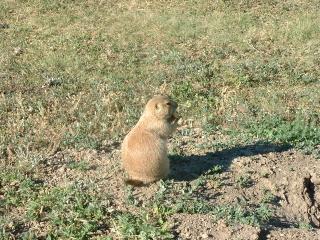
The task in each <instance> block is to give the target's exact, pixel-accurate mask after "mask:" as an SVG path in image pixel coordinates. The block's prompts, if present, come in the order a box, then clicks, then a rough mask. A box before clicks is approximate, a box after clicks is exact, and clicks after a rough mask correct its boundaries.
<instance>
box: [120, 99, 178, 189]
mask: <svg viewBox="0 0 320 240" xmlns="http://www.w3.org/2000/svg"><path fill="white" fill-rule="evenodd" d="M177 107H178V104H177V103H176V102H175V101H173V100H171V99H170V98H169V97H167V96H161V95H159V96H154V97H153V98H152V99H150V100H149V101H148V103H147V104H146V106H145V109H144V112H143V113H142V116H141V117H140V119H139V121H138V123H137V124H136V125H135V126H134V127H133V128H132V129H131V131H130V132H129V133H128V134H127V136H126V137H125V138H124V140H123V143H122V146H121V158H122V165H123V168H124V169H125V170H126V172H127V173H128V175H129V179H128V180H127V181H126V182H127V183H128V184H132V185H143V184H147V183H151V182H155V181H157V180H160V179H163V178H166V177H167V176H168V174H169V169H170V163H169V159H168V156H167V142H168V138H169V136H170V135H171V134H172V133H173V132H174V131H175V130H176V128H177V125H178V120H179V118H178V117H177V115H176V109H177Z"/></svg>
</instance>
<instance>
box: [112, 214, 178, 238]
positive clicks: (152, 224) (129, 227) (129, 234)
mask: <svg viewBox="0 0 320 240" xmlns="http://www.w3.org/2000/svg"><path fill="white" fill-rule="evenodd" d="M115 227H116V229H117V230H118V232H119V233H120V235H121V236H122V237H123V238H125V239H128V238H129V239H130V238H137V239H141V240H144V239H172V237H173V235H172V234H171V233H170V230H169V229H168V226H166V225H165V224H163V225H160V224H159V223H157V220H156V219H153V218H152V216H150V215H149V214H148V213H145V212H144V213H141V214H139V215H134V214H132V213H122V214H120V215H118V216H117V219H116V226H115Z"/></svg>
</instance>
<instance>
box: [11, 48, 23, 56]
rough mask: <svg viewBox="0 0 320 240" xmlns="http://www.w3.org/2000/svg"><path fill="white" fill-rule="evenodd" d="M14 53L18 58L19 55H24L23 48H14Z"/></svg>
mask: <svg viewBox="0 0 320 240" xmlns="http://www.w3.org/2000/svg"><path fill="white" fill-rule="evenodd" d="M13 52H14V55H16V56H18V55H20V54H22V52H23V51H22V48H20V47H16V48H14V50H13Z"/></svg>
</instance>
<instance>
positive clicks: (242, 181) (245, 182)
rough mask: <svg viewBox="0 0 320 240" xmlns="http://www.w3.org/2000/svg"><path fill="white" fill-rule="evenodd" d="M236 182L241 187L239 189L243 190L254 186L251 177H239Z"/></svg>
mask: <svg viewBox="0 0 320 240" xmlns="http://www.w3.org/2000/svg"><path fill="white" fill-rule="evenodd" d="M236 182H237V184H238V185H239V187H242V188H247V187H250V186H252V184H253V181H252V179H251V177H250V176H249V175H243V176H239V177H238V178H237V179H236Z"/></svg>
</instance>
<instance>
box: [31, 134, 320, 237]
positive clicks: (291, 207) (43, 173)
mask: <svg viewBox="0 0 320 240" xmlns="http://www.w3.org/2000/svg"><path fill="white" fill-rule="evenodd" d="M208 141H214V139H208V138H204V137H201V132H200V131H198V132H197V131H194V132H193V134H189V135H188V136H177V137H175V138H173V139H172V140H171V144H170V146H171V147H172V146H178V147H179V149H180V151H181V152H183V155H180V154H177V155H172V156H171V161H172V166H171V167H172V173H171V176H170V179H171V180H172V181H173V184H174V185H175V184H176V185H180V186H181V185H184V184H189V183H192V182H194V181H196V180H197V179H199V177H200V176H201V175H202V174H203V173H205V172H207V171H208V169H211V168H212V167H214V166H215V165H220V166H223V171H222V172H221V173H220V174H219V177H218V179H207V180H206V181H205V183H204V186H203V187H202V188H201V191H200V190H199V194H201V196H202V198H203V199H205V200H206V201H207V202H208V203H210V204H213V205H232V204H241V203H242V202H246V204H249V205H251V206H255V205H257V204H258V203H260V202H268V206H269V207H270V208H271V209H272V213H273V214H272V217H271V219H270V220H269V221H268V222H267V223H266V224H263V225H260V226H250V225H247V224H243V223H235V224H232V225H230V224H228V223H227V222H226V221H225V219H219V220H215V219H214V218H213V216H212V215H210V214H201V213H200V214H199V213H195V214H190V213H174V214H173V215H171V216H170V218H169V222H170V224H171V227H172V231H173V232H174V235H175V238H176V239H219V240H221V239H252V240H253V239H297V240H298V239H320V229H319V227H320V162H319V160H318V159H316V158H315V157H313V156H311V155H304V154H303V153H301V152H299V151H297V150H294V149H291V148H290V147H284V146H276V145H272V144H262V143H257V144H252V145H247V146H237V147H234V148H227V149H224V150H221V151H215V152H211V151H208V150H207V149H206V148H200V147H196V146H199V144H200V145H201V144H204V143H206V142H208ZM195 142H196V143H197V144H198V145H196V144H195ZM119 153H120V145H119V143H112V142H110V143H108V144H106V145H105V147H104V149H101V150H99V151H93V150H90V151H87V150H86V151H71V150H70V151H63V152H58V153H56V154H55V155H53V156H52V157H51V158H48V159H46V160H45V161H44V162H43V163H42V167H41V168H39V173H38V174H39V178H41V179H42V180H43V181H45V184H48V185H51V186H63V185H66V184H70V183H72V182H75V181H77V182H79V181H80V182H81V181H83V180H84V179H85V180H86V181H89V182H91V183H93V184H95V185H96V188H97V191H99V192H101V193H105V194H106V198H107V196H108V198H110V199H112V203H113V206H114V208H115V209H116V211H131V210H132V211H136V210H135V209H137V208H136V207H135V208H132V209H131V206H128V204H127V202H126V192H125V191H126V190H125V189H126V187H125V185H124V183H123V178H124V176H125V175H124V172H123V171H122V170H121V167H120V158H119ZM70 161H72V162H77V161H82V162H85V163H86V164H87V165H86V166H87V168H86V170H85V171H79V170H78V169H72V168H70V167H68V165H69V164H70ZM158 190H159V184H158V183H154V184H151V185H149V186H146V187H140V188H135V189H133V192H132V194H133V196H134V197H135V199H136V201H138V202H139V203H138V205H139V204H140V205H141V204H142V205H143V203H144V202H146V201H150V200H151V201H152V198H153V196H154V195H155V194H156V192H157V191H158ZM176 197H177V198H179V196H176ZM310 226H311V227H310ZM34 227H35V228H39V226H34ZM309 227H310V228H309ZM39 231H43V228H41V227H40V228H39ZM107 233H108V235H110V236H113V235H114V230H113V229H112V228H110V229H108V230H107Z"/></svg>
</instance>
